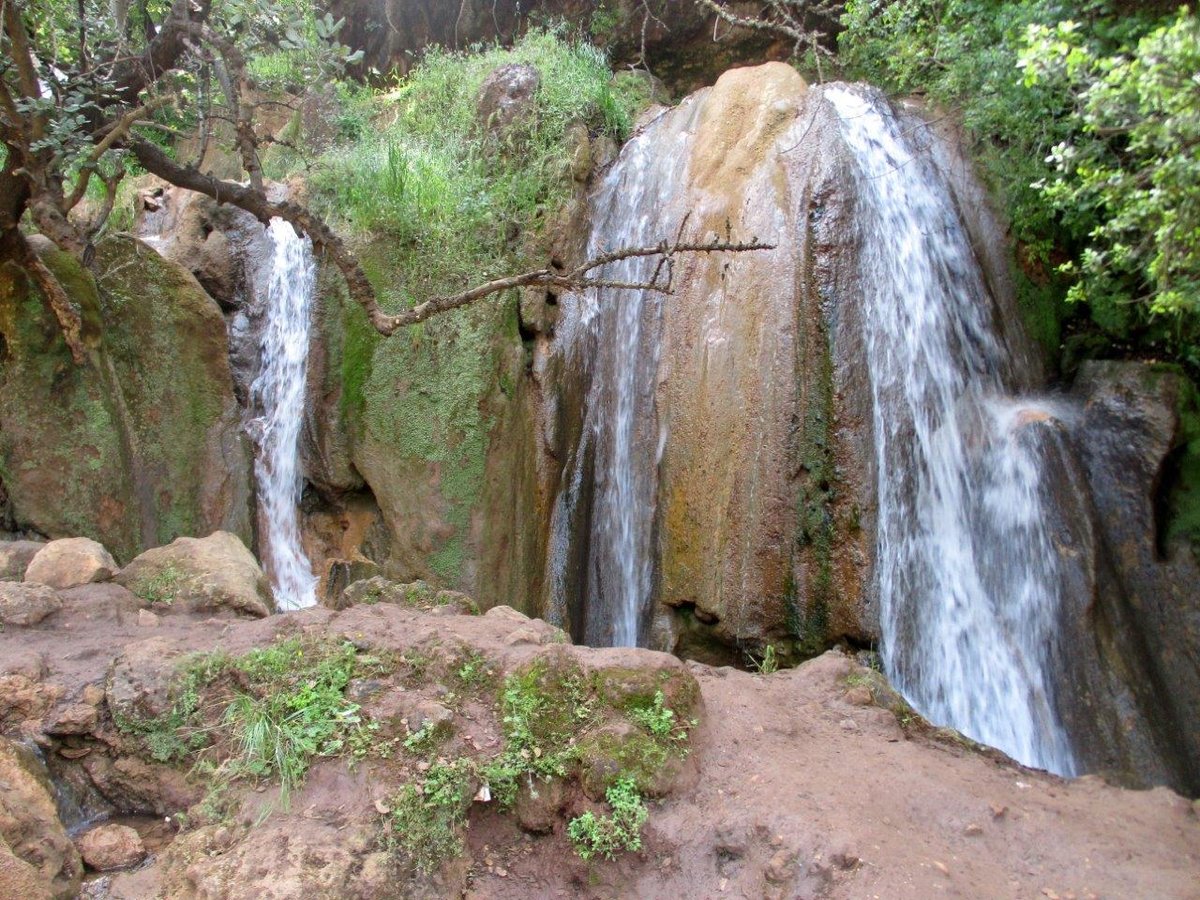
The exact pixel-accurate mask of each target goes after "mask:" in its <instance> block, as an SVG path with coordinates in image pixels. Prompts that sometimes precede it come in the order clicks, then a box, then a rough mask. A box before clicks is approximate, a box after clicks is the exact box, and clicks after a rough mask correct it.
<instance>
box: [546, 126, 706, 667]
mask: <svg viewBox="0 0 1200 900" xmlns="http://www.w3.org/2000/svg"><path fill="white" fill-rule="evenodd" d="M663 130H664V129H663V128H662V127H661V121H660V122H659V123H655V124H654V125H651V126H650V127H649V128H647V130H646V131H645V132H643V133H642V134H640V135H638V136H637V137H635V138H634V139H633V140H631V141H630V142H629V143H628V144H627V145H626V146H625V148H624V150H623V151H622V153H621V156H620V158H619V159H618V160H617V162H616V163H615V164H614V165H613V168H612V170H611V171H610V172H609V173H608V175H607V176H606V177H605V179H604V182H603V184H602V185H601V186H600V188H599V190H598V191H597V193H596V196H595V197H594V198H593V200H592V210H593V226H592V233H591V236H590V238H589V241H588V254H589V255H591V256H594V255H599V254H600V253H604V252H606V251H608V250H611V249H613V248H614V247H639V246H645V245H648V244H656V243H658V242H659V241H660V240H662V238H663V236H664V235H670V234H674V232H675V231H676V230H677V228H678V224H679V219H678V216H677V214H676V213H675V212H674V211H671V210H668V208H667V206H668V204H669V203H670V198H673V197H675V196H676V195H677V194H678V192H679V186H680V185H681V184H683V183H685V181H684V174H685V173H684V170H685V169H686V166H684V165H681V164H680V160H681V159H684V158H686V149H687V146H686V142H687V140H688V139H689V135H688V134H687V133H686V132H685V131H677V132H673V133H669V134H667V135H665V136H664V135H662V134H660V132H661V131H663ZM655 265H656V262H655V261H654V260H652V259H651V260H648V259H637V258H635V259H627V260H622V261H620V262H617V263H613V264H611V265H609V266H606V267H605V268H604V269H603V270H602V272H601V273H600V277H603V278H606V279H610V280H612V281H618V282H625V283H631V282H646V281H649V280H650V279H651V277H652V276H653V274H654V271H655ZM662 303H663V297H662V295H661V294H657V293H653V292H647V291H635V290H612V289H601V290H590V291H588V292H587V293H586V294H585V295H582V296H571V297H568V298H567V300H566V304H565V307H566V313H567V322H566V323H565V324H564V327H563V328H562V329H561V330H560V338H561V340H562V341H563V342H564V343H565V344H566V345H567V348H568V353H569V354H571V355H572V356H573V358H574V359H576V360H577V364H579V365H589V366H590V386H589V387H588V389H587V395H586V397H585V400H584V403H585V410H584V425H583V434H582V436H581V438H580V446H579V447H578V448H577V450H576V456H575V460H574V463H573V465H572V469H571V472H570V475H569V476H567V486H566V487H565V488H564V490H563V491H562V493H561V494H560V496H559V498H558V503H557V505H556V509H555V511H554V514H553V515H554V521H553V522H552V525H551V529H552V532H553V534H552V537H551V542H552V546H554V547H555V553H554V556H553V557H552V558H551V570H550V580H551V584H552V585H554V587H553V588H552V589H553V590H555V591H556V592H557V593H558V594H559V595H560V596H558V597H557V598H556V599H557V603H558V604H559V605H561V606H565V605H566V604H568V603H571V602H577V600H576V598H567V597H564V596H561V595H563V594H565V593H567V588H566V584H567V577H566V573H565V572H564V571H563V570H564V567H565V566H566V564H567V562H566V559H567V552H566V544H567V542H568V537H567V535H566V533H565V529H566V528H568V520H569V518H570V510H571V509H572V508H573V507H574V505H575V504H576V503H577V502H578V499H579V495H580V492H581V491H582V490H584V488H585V484H584V482H585V481H586V472H587V464H588V461H590V462H591V466H592V469H591V475H592V479H591V484H590V488H591V491H592V498H591V509H590V521H589V523H588V526H587V527H588V534H587V536H586V540H587V573H586V577H585V579H584V581H585V585H586V587H585V597H584V598H583V604H584V635H583V639H584V641H585V642H586V643H588V644H590V645H592V646H616V647H636V646H637V645H638V644H639V643H640V641H641V640H642V637H643V635H642V625H643V619H644V618H645V617H646V615H647V612H648V610H649V609H650V603H651V597H652V594H653V591H654V559H655V556H656V554H655V549H654V529H655V516H656V512H657V491H658V466H659V462H660V461H661V458H662V451H663V441H664V437H665V436H664V434H663V433H662V431H661V426H660V421H659V417H658V413H657V411H656V409H655V391H656V389H657V386H658V385H657V373H658V362H659V356H660V331H661V324H662Z"/></svg>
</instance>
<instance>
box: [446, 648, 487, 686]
mask: <svg viewBox="0 0 1200 900" xmlns="http://www.w3.org/2000/svg"><path fill="white" fill-rule="evenodd" d="M454 674H455V675H457V676H458V680H459V681H461V682H462V683H463V685H464V686H466V687H468V688H474V687H478V686H479V685H481V684H483V683H484V682H486V681H487V680H488V679H489V678H490V677H491V674H492V673H491V671H490V670H489V669H488V667H487V658H486V657H485V656H484V655H483V654H482V653H478V652H472V653H469V654H468V655H467V657H466V659H464V660H463V663H462V665H461V666H459V667H458V669H457V670H456V671H455V673H454Z"/></svg>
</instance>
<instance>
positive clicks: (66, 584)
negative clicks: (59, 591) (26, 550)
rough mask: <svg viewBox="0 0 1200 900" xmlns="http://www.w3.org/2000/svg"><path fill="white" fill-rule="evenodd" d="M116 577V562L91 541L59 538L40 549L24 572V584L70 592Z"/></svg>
mask: <svg viewBox="0 0 1200 900" xmlns="http://www.w3.org/2000/svg"><path fill="white" fill-rule="evenodd" d="M116 573H117V563H116V560H114V559H113V558H112V554H110V553H109V552H108V551H107V550H105V549H104V546H103V545H102V544H100V543H98V542H96V541H93V540H91V539H90V538H82V537H80V538H62V539H60V540H57V541H51V542H50V543H48V544H46V545H45V546H43V547H42V548H41V549H40V550H39V551H38V552H37V553H36V554H34V557H33V559H31V560H30V561H29V566H28V567H27V568H26V569H25V580H26V581H32V582H36V583H38V584H45V585H49V586H50V587H53V588H72V587H78V586H79V585H81V584H91V583H92V582H96V581H108V580H109V579H110V578H112V577H113V575H115V574H116Z"/></svg>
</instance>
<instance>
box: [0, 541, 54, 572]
mask: <svg viewBox="0 0 1200 900" xmlns="http://www.w3.org/2000/svg"><path fill="white" fill-rule="evenodd" d="M45 546H46V545H45V543H43V542H42V541H0V580H5V579H16V580H17V581H20V580H21V579H22V578H24V577H25V570H26V569H27V568H28V567H29V561H30V560H31V559H33V558H34V556H36V555H37V552H38V551H39V550H41V549H42V548H43V547H45Z"/></svg>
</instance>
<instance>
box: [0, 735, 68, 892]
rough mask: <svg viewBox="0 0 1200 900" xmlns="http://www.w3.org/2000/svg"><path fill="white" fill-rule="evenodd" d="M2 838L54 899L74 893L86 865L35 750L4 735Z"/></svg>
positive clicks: (0, 752)
mask: <svg viewBox="0 0 1200 900" xmlns="http://www.w3.org/2000/svg"><path fill="white" fill-rule="evenodd" d="M0 788H2V789H0V838H3V840H4V842H5V843H7V845H8V847H9V848H11V850H12V852H13V854H15V855H16V856H17V857H18V858H20V859H22V860H24V861H25V862H26V863H28V864H29V865H30V866H31V867H32V868H33V869H34V870H35V871H36V872H37V875H38V878H39V879H40V881H41V882H42V884H44V885H46V886H47V887H48V888H49V890H50V892H51V893H52V895H53V896H54V897H56V898H74V897H75V894H76V893H77V892H78V890H79V880H80V876H81V875H82V874H83V866H82V863H81V862H80V859H79V852H78V851H77V850H76V849H75V846H74V844H72V843H71V840H70V838H68V837H67V834H66V832H65V831H64V830H63V826H62V823H61V822H60V821H59V818H58V812H57V810H56V809H55V806H54V800H53V798H52V795H51V793H50V786H49V783H48V781H47V780H46V778H45V775H44V774H42V773H40V772H39V766H38V765H37V763H36V761H35V760H34V758H33V756H32V754H31V753H30V752H29V751H28V750H25V749H23V748H21V747H19V746H18V745H17V744H14V743H13V742H12V741H10V740H8V739H7V738H0Z"/></svg>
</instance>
